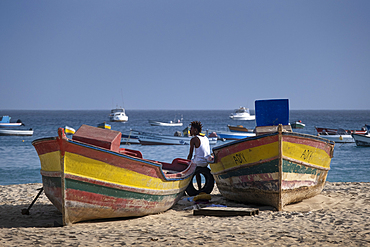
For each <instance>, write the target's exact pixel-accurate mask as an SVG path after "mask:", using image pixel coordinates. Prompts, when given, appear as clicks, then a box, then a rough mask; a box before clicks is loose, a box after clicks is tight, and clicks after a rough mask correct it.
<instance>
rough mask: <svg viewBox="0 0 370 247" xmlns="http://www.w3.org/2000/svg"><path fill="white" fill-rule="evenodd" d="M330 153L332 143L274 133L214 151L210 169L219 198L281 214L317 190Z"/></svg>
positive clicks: (296, 135) (232, 143)
mask: <svg viewBox="0 0 370 247" xmlns="http://www.w3.org/2000/svg"><path fill="white" fill-rule="evenodd" d="M333 151H334V143H333V142H331V141H328V140H325V139H322V138H319V137H315V136H311V135H305V134H299V133H291V132H280V133H279V132H276V133H272V134H264V135H259V136H256V137H250V138H246V139H243V140H237V141H234V142H231V143H228V144H225V145H222V146H218V147H215V148H213V152H214V155H215V163H214V164H211V165H210V167H211V170H212V174H213V176H214V177H215V181H216V183H217V187H218V189H219V190H220V192H221V194H222V195H223V196H224V197H226V198H228V199H230V200H235V201H239V202H243V203H253V204H264V205H270V206H273V207H275V208H276V209H277V210H279V211H280V210H283V207H284V205H287V204H290V203H294V202H299V201H302V200H303V199H306V198H310V197H313V196H315V195H317V194H319V193H320V192H321V191H322V189H323V187H324V184H325V180H326V177H327V173H328V171H329V169H330V161H331V158H332V157H333Z"/></svg>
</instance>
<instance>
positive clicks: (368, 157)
mask: <svg viewBox="0 0 370 247" xmlns="http://www.w3.org/2000/svg"><path fill="white" fill-rule="evenodd" d="M109 112H110V111H109V110H106V111H103V110H99V111H19V110H17V111H15V110H8V111H5V110H0V115H1V116H2V115H9V116H11V117H12V120H13V121H16V120H17V119H21V120H22V121H23V122H24V123H25V125H26V126H25V128H32V129H33V130H34V135H33V136H0V185H8V184H24V183H41V175H40V161H39V158H38V156H37V153H36V151H35V149H34V148H33V146H32V144H31V142H32V141H33V140H35V139H38V138H43V137H51V136H56V135H57V129H58V128H59V127H64V126H66V125H67V126H70V127H73V128H75V129H78V128H79V127H80V126H81V125H82V124H88V125H91V126H97V124H99V123H102V122H104V121H106V122H108V115H109ZM231 112H232V110H230V111H226V110H198V111H184V110H179V111H175V110H155V111H146V110H131V111H130V110H127V111H126V113H127V115H128V116H129V121H128V122H126V123H110V124H111V125H112V129H114V130H118V131H121V132H128V131H130V129H134V130H141V131H150V132H157V133H162V134H169V135H173V134H174V133H175V132H176V131H182V129H183V128H185V125H184V126H183V127H156V126H150V125H149V123H148V120H149V119H152V120H160V121H170V120H174V119H175V118H176V119H177V118H181V117H183V120H184V122H185V124H189V123H190V122H191V121H193V120H199V121H201V122H202V123H203V126H204V127H203V128H204V129H208V130H209V131H216V132H217V131H221V130H227V125H228V124H229V125H243V126H245V127H247V128H254V126H255V122H254V121H234V120H231V119H229V115H230V113H231ZM252 113H254V112H253V111H252ZM296 120H302V122H304V123H305V124H306V127H305V128H304V129H303V130H296V131H297V132H301V133H306V134H316V133H315V126H318V127H328V128H344V129H361V127H362V126H364V124H365V123H367V124H369V123H370V110H366V111H326V110H320V111H316V110H310V111H298V110H295V111H294V110H292V111H290V121H291V122H293V121H296ZM219 144H223V142H221V141H219V142H218V144H217V145H219ZM126 147H127V146H126ZM129 148H131V149H137V150H140V151H141V152H142V154H143V156H144V158H147V159H152V160H158V161H165V162H171V161H172V160H173V159H174V158H177V157H181V158H186V157H187V155H188V150H189V146H186V145H184V146H141V145H131V146H130V147H129ZM327 180H328V181H330V182H370V147H369V148H366V147H357V146H356V145H355V144H354V143H353V144H336V146H335V151H334V158H333V159H332V162H331V170H330V171H329V175H328V178H327Z"/></svg>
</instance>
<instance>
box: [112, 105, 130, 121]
mask: <svg viewBox="0 0 370 247" xmlns="http://www.w3.org/2000/svg"><path fill="white" fill-rule="evenodd" d="M109 120H110V121H111V122H127V121H128V116H127V115H126V112H125V108H116V109H112V110H111V113H110V114H109Z"/></svg>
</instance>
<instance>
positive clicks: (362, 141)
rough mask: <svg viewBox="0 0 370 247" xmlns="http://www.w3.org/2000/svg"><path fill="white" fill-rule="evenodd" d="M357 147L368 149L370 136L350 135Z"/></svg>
mask: <svg viewBox="0 0 370 247" xmlns="http://www.w3.org/2000/svg"><path fill="white" fill-rule="evenodd" d="M352 137H353V139H354V140H355V142H356V145H357V146H363V147H370V134H366V135H361V134H355V133H354V134H352Z"/></svg>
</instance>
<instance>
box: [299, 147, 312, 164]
mask: <svg viewBox="0 0 370 247" xmlns="http://www.w3.org/2000/svg"><path fill="white" fill-rule="evenodd" d="M312 154H313V151H311V150H308V149H306V150H304V152H303V153H302V155H301V159H304V160H307V161H309V160H310V159H311V158H312Z"/></svg>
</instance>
